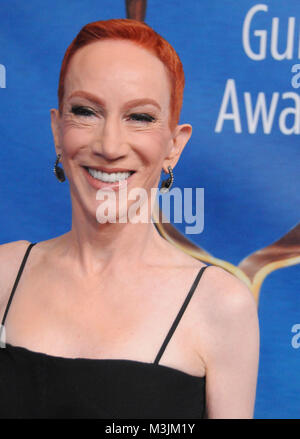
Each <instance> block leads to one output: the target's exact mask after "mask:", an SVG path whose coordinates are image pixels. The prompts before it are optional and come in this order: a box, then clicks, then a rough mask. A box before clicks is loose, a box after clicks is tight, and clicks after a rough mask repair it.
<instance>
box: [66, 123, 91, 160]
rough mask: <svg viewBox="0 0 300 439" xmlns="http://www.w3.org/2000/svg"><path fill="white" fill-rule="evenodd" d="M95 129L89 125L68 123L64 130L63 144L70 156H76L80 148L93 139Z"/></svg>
mask: <svg viewBox="0 0 300 439" xmlns="http://www.w3.org/2000/svg"><path fill="white" fill-rule="evenodd" d="M93 133H94V129H93V128H92V127H88V126H84V127H83V126H80V127H79V126H78V125H75V124H66V125H65V126H64V127H63V130H62V146H63V148H64V150H65V152H66V154H67V155H68V156H71V157H72V156H74V155H75V154H76V153H77V152H78V150H79V149H81V148H86V147H87V146H88V145H89V144H90V142H91V141H92V139H93Z"/></svg>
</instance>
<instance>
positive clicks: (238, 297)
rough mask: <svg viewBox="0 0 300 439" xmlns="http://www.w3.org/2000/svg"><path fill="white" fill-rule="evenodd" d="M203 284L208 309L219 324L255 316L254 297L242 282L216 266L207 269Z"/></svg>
mask: <svg viewBox="0 0 300 439" xmlns="http://www.w3.org/2000/svg"><path fill="white" fill-rule="evenodd" d="M205 283H206V288H205V291H206V295H207V303H208V308H210V309H211V312H212V313H213V315H214V316H216V315H217V316H218V318H219V321H220V323H222V321H225V322H226V320H227V319H228V318H230V319H231V318H232V317H234V316H235V317H237V318H238V317H240V318H244V317H245V316H246V315H249V314H253V313H254V314H256V312H257V305H256V302H255V299H254V296H253V294H252V292H251V291H250V289H249V288H248V286H247V285H246V284H245V282H244V281H242V280H241V279H239V278H237V277H236V276H234V275H233V274H231V273H229V272H228V271H226V270H225V269H223V268H221V267H217V266H210V267H207V269H206V270H205Z"/></svg>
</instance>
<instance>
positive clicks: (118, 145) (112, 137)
mask: <svg viewBox="0 0 300 439" xmlns="http://www.w3.org/2000/svg"><path fill="white" fill-rule="evenodd" d="M127 148H128V144H127V142H125V141H124V132H123V130H122V127H121V121H120V120H118V118H117V116H114V115H110V116H107V117H106V118H105V119H104V120H103V123H102V124H101V127H99V130H98V131H97V134H96V139H95V141H94V143H93V152H94V154H97V155H101V156H102V157H104V158H105V159H107V160H110V161H111V160H116V159H118V158H120V157H123V156H124V155H126V152H127Z"/></svg>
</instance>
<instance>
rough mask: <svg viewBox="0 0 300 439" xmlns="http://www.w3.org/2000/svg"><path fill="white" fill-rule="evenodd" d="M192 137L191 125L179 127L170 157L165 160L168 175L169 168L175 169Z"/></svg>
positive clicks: (174, 135)
mask: <svg viewBox="0 0 300 439" xmlns="http://www.w3.org/2000/svg"><path fill="white" fill-rule="evenodd" d="M191 135H192V126H191V125H190V124H187V123H185V124H182V125H177V126H176V128H175V130H174V133H173V139H172V146H171V149H170V152H169V154H168V156H167V157H166V158H165V160H164V162H163V168H164V170H165V172H166V173H167V172H168V171H167V169H168V166H169V165H170V166H172V168H174V167H175V166H176V163H177V162H178V160H179V158H180V156H181V153H182V151H183V148H184V147H185V145H186V144H187V143H188V141H189V139H190V137H191Z"/></svg>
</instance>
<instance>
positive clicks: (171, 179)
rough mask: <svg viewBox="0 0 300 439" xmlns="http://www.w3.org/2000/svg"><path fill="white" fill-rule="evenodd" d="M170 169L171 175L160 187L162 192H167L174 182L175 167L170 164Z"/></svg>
mask: <svg viewBox="0 0 300 439" xmlns="http://www.w3.org/2000/svg"><path fill="white" fill-rule="evenodd" d="M168 171H169V174H170V177H168V178H167V180H163V181H162V183H161V186H160V189H159V192H161V193H162V194H165V193H166V192H168V191H169V190H170V189H171V187H172V184H173V182H174V174H173V169H172V167H171V166H168Z"/></svg>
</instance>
